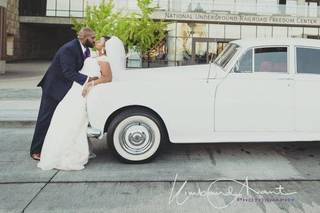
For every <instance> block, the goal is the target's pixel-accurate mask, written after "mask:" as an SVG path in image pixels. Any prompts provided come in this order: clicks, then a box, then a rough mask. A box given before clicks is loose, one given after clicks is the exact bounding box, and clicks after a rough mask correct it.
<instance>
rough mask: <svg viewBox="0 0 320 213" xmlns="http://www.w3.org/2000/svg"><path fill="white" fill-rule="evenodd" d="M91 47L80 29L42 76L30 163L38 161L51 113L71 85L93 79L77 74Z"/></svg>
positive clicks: (91, 38)
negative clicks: (39, 102) (31, 160)
mask: <svg viewBox="0 0 320 213" xmlns="http://www.w3.org/2000/svg"><path fill="white" fill-rule="evenodd" d="M94 43H95V33H94V31H93V30H92V29H90V28H88V27H86V28H82V29H81V30H80V31H79V33H78V39H74V40H72V41H70V42H68V43H66V44H64V45H63V46H62V47H61V48H60V49H59V50H58V52H57V53H56V54H55V56H54V58H53V60H52V63H51V65H50V67H49V68H48V70H47V72H46V74H45V75H44V77H43V78H42V80H41V81H40V83H39V84H38V85H37V86H40V87H41V88H42V97H41V104H40V109H39V114H38V118H37V124H36V128H35V132H34V135H33V139H32V144H31V149H30V155H31V157H32V158H33V159H34V160H40V152H41V148H42V145H43V142H44V139H45V136H46V133H47V131H48V128H49V125H50V121H51V118H52V116H53V113H54V111H55V109H56V107H57V105H58V104H59V102H60V101H61V100H62V99H63V97H64V96H65V95H66V94H67V92H68V91H69V89H70V88H71V86H72V83H73V82H77V83H79V84H81V85H83V84H84V83H86V82H89V81H92V80H95V79H96V78H95V77H94V78H91V77H88V76H86V75H83V74H81V73H79V71H80V70H81V68H82V66H83V63H84V60H85V59H86V58H87V57H89V56H90V50H89V47H90V48H92V47H93V46H94Z"/></svg>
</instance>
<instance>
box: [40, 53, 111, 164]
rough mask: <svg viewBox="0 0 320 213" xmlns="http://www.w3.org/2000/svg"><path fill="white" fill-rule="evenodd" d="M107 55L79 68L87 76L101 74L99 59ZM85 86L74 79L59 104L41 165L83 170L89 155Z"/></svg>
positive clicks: (47, 136)
mask: <svg viewBox="0 0 320 213" xmlns="http://www.w3.org/2000/svg"><path fill="white" fill-rule="evenodd" d="M100 60H102V61H107V58H106V57H105V56H102V57H97V58H94V57H90V58H87V59H86V60H85V62H84V66H83V68H82V70H81V71H80V72H81V73H82V74H85V75H87V76H91V77H92V76H98V77H99V76H100V75H101V73H100V67H99V64H98V61H100ZM82 89H83V86H82V85H80V84H78V83H76V82H74V83H73V84H72V87H71V89H70V90H69V91H68V93H67V94H66V96H65V97H64V98H63V99H62V101H61V102H60V103H59V104H58V106H57V108H56V110H55V112H54V115H53V117H52V120H51V123H50V126H49V129H48V132H47V135H46V137H45V140H44V143H43V147H42V150H41V159H40V162H39V163H38V165H37V166H38V167H39V168H41V169H43V170H51V169H59V170H81V169H83V168H84V166H85V164H86V163H87V162H88V159H89V146H88V139H87V128H88V116H87V112H86V98H84V97H82Z"/></svg>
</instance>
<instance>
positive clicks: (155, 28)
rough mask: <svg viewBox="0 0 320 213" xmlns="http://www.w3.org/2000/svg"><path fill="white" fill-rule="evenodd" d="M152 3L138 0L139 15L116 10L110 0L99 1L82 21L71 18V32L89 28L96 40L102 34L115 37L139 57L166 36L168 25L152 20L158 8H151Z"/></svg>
mask: <svg viewBox="0 0 320 213" xmlns="http://www.w3.org/2000/svg"><path fill="white" fill-rule="evenodd" d="M151 3H152V0H137V4H138V7H139V8H140V11H141V12H140V13H138V12H130V13H127V12H124V11H115V10H114V5H113V1H112V0H108V1H105V0H102V1H101V3H100V4H99V5H98V6H93V7H90V6H88V7H87V8H86V11H85V12H86V15H85V17H84V18H83V19H82V20H81V21H77V20H76V19H72V22H73V25H74V26H73V29H74V30H76V31H78V30H79V29H80V28H81V27H84V26H88V27H90V28H92V29H93V30H94V31H95V32H96V35H97V37H98V38H99V37H101V36H103V35H115V36H118V37H119V38H120V39H121V40H122V41H123V42H124V44H125V45H126V47H127V48H135V49H136V50H137V51H140V52H141V53H142V54H145V53H146V52H147V51H148V50H149V49H151V48H152V47H154V46H156V45H157V44H158V43H159V42H160V41H162V40H163V39H164V38H165V36H166V29H167V25H168V23H165V22H163V21H154V20H152V19H151V14H152V12H153V11H154V10H155V9H156V8H157V7H151Z"/></svg>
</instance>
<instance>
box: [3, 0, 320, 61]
mask: <svg viewBox="0 0 320 213" xmlns="http://www.w3.org/2000/svg"><path fill="white" fill-rule="evenodd" d="M2 2H3V0H2ZM319 2H320V1H319V0H154V1H153V5H155V6H158V9H157V10H156V11H155V12H154V14H153V16H152V17H153V18H154V19H156V20H160V19H161V20H165V21H168V22H170V24H169V26H168V35H167V38H166V40H165V41H164V42H163V43H162V45H160V46H159V47H156V48H155V49H154V50H152V52H151V57H149V61H148V62H144V63H143V66H175V65H187V64H195V63H208V62H209V61H210V59H212V58H215V57H216V56H217V54H219V53H220V52H221V51H222V49H223V48H224V46H225V45H226V44H227V43H228V42H229V41H231V40H235V39H242V38H266V37H275V38H283V37H301V38H311V39H319V38H320V32H319V31H320V10H319ZM99 3H100V0H65V1H61V0H28V1H25V0H20V1H18V0H8V2H7V15H6V18H7V29H6V32H7V33H6V35H5V37H6V42H5V45H6V47H5V48H6V56H5V57H6V59H7V60H9V61H10V60H20V59H50V58H51V57H52V56H53V54H54V52H55V51H56V50H57V49H58V48H59V46H61V45H62V44H63V43H65V42H67V41H68V40H70V39H72V38H73V37H74V36H75V33H74V32H73V31H72V29H71V18H70V17H77V18H82V17H83V16H84V15H85V12H84V8H85V7H86V6H87V5H96V4H99ZM114 4H115V8H116V9H120V10H132V11H138V7H137V5H136V2H135V1H133V0H114ZM0 5H1V4H0ZM18 11H19V13H18ZM0 26H1V25H0ZM1 38H2V39H3V38H4V37H3V36H2V37H1ZM1 47H2V46H1ZM130 60H131V61H134V60H137V58H135V57H134V54H132V55H131V56H130V58H129V63H128V65H129V66H130V65H133V66H136V64H137V63H130ZM138 64H139V63H138ZM139 65H140V64H139Z"/></svg>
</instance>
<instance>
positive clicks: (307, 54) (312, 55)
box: [296, 47, 320, 74]
mask: <svg viewBox="0 0 320 213" xmlns="http://www.w3.org/2000/svg"><path fill="white" fill-rule="evenodd" d="M296 53H297V54H296V55H297V56H296V57H297V60H296V61H297V73H314V74H320V49H312V48H300V47H298V48H297V49H296Z"/></svg>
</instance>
